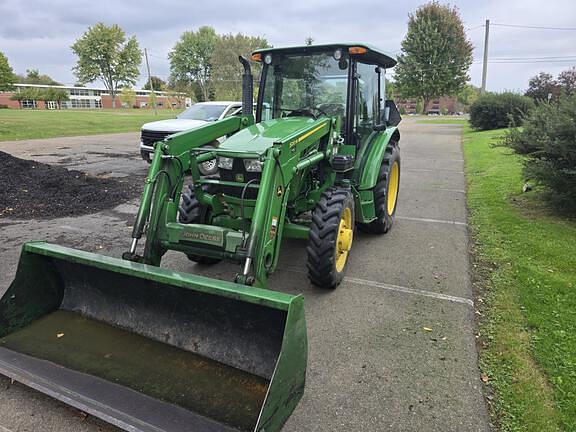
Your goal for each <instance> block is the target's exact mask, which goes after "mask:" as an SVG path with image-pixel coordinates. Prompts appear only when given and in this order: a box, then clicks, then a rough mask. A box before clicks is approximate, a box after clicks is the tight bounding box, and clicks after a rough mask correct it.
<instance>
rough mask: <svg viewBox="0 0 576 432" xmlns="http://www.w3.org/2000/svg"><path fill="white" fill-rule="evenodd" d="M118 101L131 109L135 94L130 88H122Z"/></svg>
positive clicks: (134, 101)
mask: <svg viewBox="0 0 576 432" xmlns="http://www.w3.org/2000/svg"><path fill="white" fill-rule="evenodd" d="M120 99H121V100H122V103H124V104H126V105H128V108H133V107H134V104H135V103H136V92H135V91H134V89H133V88H131V87H122V91H121V92H120Z"/></svg>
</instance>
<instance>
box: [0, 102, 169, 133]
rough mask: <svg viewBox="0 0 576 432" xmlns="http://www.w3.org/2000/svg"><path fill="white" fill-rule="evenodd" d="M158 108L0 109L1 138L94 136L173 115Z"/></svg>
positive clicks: (127, 128) (136, 127)
mask: <svg viewBox="0 0 576 432" xmlns="http://www.w3.org/2000/svg"><path fill="white" fill-rule="evenodd" d="M176 114H177V112H172V111H171V110H159V111H158V116H155V115H154V112H153V111H152V110H136V109H131V110H128V109H127V110H123V109H118V110H83V111H80V110H78V111H73V110H62V111H56V110H54V111H52V110H10V109H3V110H0V141H11V140H22V139H32V138H53V137H60V136H75V135H76V136H77V135H93V134H104V133H115V132H132V131H138V130H140V127H141V126H142V125H143V124H144V123H147V122H150V121H155V120H163V119H167V118H174V117H175V116H176Z"/></svg>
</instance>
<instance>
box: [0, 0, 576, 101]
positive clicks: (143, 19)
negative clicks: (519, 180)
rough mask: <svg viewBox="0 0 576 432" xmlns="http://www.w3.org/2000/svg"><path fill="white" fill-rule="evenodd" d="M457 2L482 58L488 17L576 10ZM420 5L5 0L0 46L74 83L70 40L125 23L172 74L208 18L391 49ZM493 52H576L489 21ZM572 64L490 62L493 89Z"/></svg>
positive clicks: (286, 39) (561, 18)
mask: <svg viewBox="0 0 576 432" xmlns="http://www.w3.org/2000/svg"><path fill="white" fill-rule="evenodd" d="M452 3H455V4H456V6H457V7H458V8H459V9H460V12H461V15H462V18H463V20H464V22H465V25H466V27H468V28H472V29H473V30H470V31H469V32H468V34H469V37H470V39H471V40H472V42H473V43H474V45H475V51H474V57H475V59H477V60H479V59H481V58H482V54H483V48H482V46H483V36H484V34H483V28H479V27H478V26H480V25H482V24H483V23H484V21H485V19H486V18H490V19H491V21H492V22H493V23H509V24H524V25H541V26H544V25H547V26H557V27H573V26H574V24H573V22H571V20H572V21H573V17H574V16H576V3H574V2H573V1H571V0H554V1H548V2H547V3H546V7H545V8H543V7H542V2H541V1H536V0H507V1H505V2H503V1H499V0H486V1H482V2H479V1H473V0H466V1H456V2H452ZM420 4H423V2H422V1H414V0H408V1H399V0H392V1H382V0H355V1H354V2H350V0H306V1H302V0H299V1H294V2H289V1H276V0H273V1H269V2H262V1H261V0H259V1H256V0H244V1H242V2H224V1H222V0H212V1H209V2H182V1H181V0H164V1H146V2H142V1H136V0H123V1H121V0H100V1H98V2H94V1H92V0H90V1H88V0H52V1H50V2H46V1H43V0H27V1H26V2H22V1H20V0H2V1H0V16H2V26H0V51H3V52H4V53H5V54H6V55H7V56H8V58H9V60H10V62H11V64H12V66H13V67H14V69H15V70H16V71H17V72H19V73H23V72H24V71H25V70H26V69H30V68H36V69H40V71H41V72H42V73H48V74H50V75H51V76H52V77H53V78H54V79H56V80H57V81H63V82H66V83H73V82H74V76H73V74H72V72H71V68H72V67H73V66H74V63H75V60H76V59H75V57H74V55H73V54H72V52H71V51H70V45H71V44H72V43H73V42H74V40H76V39H77V38H78V37H79V36H81V35H82V33H84V32H85V31H86V30H87V28H88V27H89V26H90V25H93V24H95V23H97V22H99V21H102V22H104V23H106V24H113V23H116V24H119V25H120V26H121V27H122V28H123V29H124V30H125V31H126V33H127V34H128V35H135V36H136V37H137V38H138V40H139V42H140V46H141V47H147V48H148V50H149V52H150V60H151V67H152V69H153V73H154V74H157V75H159V76H162V77H167V76H168V74H169V63H168V61H167V53H168V52H169V51H170V49H171V48H172V46H173V45H174V43H175V42H176V41H177V40H178V38H179V36H180V35H181V34H182V32H184V31H186V30H193V29H196V28H198V27H200V26H202V25H210V26H212V27H214V28H215V29H216V31H217V32H219V33H237V32H243V33H246V34H251V35H258V36H264V37H266V38H267V39H268V40H269V42H270V43H272V44H273V45H275V46H281V45H291V44H301V43H303V41H304V39H305V38H306V37H307V36H312V37H313V38H314V40H315V42H317V43H323V42H334V41H363V42H369V43H373V44H374V45H377V46H380V47H381V48H382V49H384V50H386V51H389V52H392V53H394V52H398V51H399V49H400V43H401V41H402V39H403V37H404V36H405V34H406V30H407V28H406V23H407V18H408V14H409V13H410V12H413V11H414V10H415V9H416V8H417V7H418V6H419V5H420ZM474 28H475V29H474ZM489 53H490V57H491V59H498V58H504V57H505V58H510V57H546V56H553V55H564V56H566V55H570V54H573V55H576V32H567V31H564V32H563V31H545V30H535V29H532V30H529V29H514V28H509V27H499V26H493V27H492V28H491V35H490V46H489ZM569 66H572V64H570V63H569V62H563V63H560V62H554V63H545V62H542V63H531V64H528V63H527V64H502V63H491V64H490V65H489V69H488V88H489V89H490V90H503V89H518V90H522V89H524V88H525V87H526V86H527V83H528V79H529V78H530V77H531V76H532V75H534V74H536V73H538V72H539V71H541V70H546V71H550V72H551V73H554V74H556V73H558V72H559V71H561V70H564V69H567V68H568V67H569ZM141 70H142V71H143V70H144V69H143V68H142V69H141ZM471 77H472V82H473V83H474V84H476V85H479V83H480V78H481V66H480V65H479V64H478V63H476V64H474V65H473V66H472V68H471ZM143 82H144V79H142V80H141V83H143Z"/></svg>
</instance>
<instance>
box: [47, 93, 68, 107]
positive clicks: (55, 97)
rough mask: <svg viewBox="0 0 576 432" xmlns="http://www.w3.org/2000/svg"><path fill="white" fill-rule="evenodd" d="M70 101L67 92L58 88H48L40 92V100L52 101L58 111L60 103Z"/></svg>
mask: <svg viewBox="0 0 576 432" xmlns="http://www.w3.org/2000/svg"><path fill="white" fill-rule="evenodd" d="M68 99H70V98H69V97H68V92H66V90H64V89H59V88H48V89H46V90H44V91H43V92H42V100H44V101H54V102H56V103H57V104H58V109H61V108H62V101H65V100H68Z"/></svg>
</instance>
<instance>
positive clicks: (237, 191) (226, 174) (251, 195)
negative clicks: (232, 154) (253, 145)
mask: <svg viewBox="0 0 576 432" xmlns="http://www.w3.org/2000/svg"><path fill="white" fill-rule="evenodd" d="M219 173H220V180H224V181H230V182H235V183H247V182H249V181H250V180H254V179H256V180H258V182H253V183H252V184H254V183H259V182H260V178H261V177H262V173H261V172H248V171H246V168H245V167H244V159H240V158H234V163H233V164H232V169H231V170H226V169H220V170H219ZM238 175H241V176H242V178H243V180H240V179H239V178H238ZM219 189H220V190H221V191H222V193H224V194H225V195H230V196H233V197H237V198H240V196H241V195H242V188H241V187H235V186H221V187H219ZM257 196H258V189H253V188H248V189H247V190H246V193H245V194H244V198H246V199H256V197H257Z"/></svg>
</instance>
